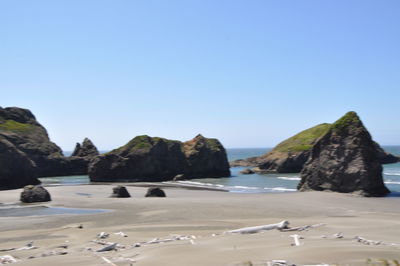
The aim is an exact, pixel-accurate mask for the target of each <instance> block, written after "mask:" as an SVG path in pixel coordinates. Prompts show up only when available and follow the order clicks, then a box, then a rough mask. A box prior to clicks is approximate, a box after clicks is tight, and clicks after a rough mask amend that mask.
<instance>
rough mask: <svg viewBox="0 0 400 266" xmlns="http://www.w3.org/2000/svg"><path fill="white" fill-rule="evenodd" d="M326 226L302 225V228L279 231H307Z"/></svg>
mask: <svg viewBox="0 0 400 266" xmlns="http://www.w3.org/2000/svg"><path fill="white" fill-rule="evenodd" d="M324 225H326V224H313V225H304V226H298V227H291V228H283V229H281V231H282V232H290V231H308V230H310V229H312V228H316V227H320V226H324Z"/></svg>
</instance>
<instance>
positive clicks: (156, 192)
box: [145, 187, 166, 197]
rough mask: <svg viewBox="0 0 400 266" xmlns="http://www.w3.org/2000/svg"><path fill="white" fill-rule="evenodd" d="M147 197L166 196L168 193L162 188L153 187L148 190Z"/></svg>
mask: <svg viewBox="0 0 400 266" xmlns="http://www.w3.org/2000/svg"><path fill="white" fill-rule="evenodd" d="M145 197H166V195H165V192H164V190H162V189H161V188H158V187H152V188H149V189H148V190H147V193H146V195H145Z"/></svg>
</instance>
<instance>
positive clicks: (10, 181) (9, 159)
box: [0, 137, 40, 190]
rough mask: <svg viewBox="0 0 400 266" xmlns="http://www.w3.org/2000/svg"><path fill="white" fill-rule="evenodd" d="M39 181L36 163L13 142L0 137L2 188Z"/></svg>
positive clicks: (34, 183) (13, 187)
mask: <svg viewBox="0 0 400 266" xmlns="http://www.w3.org/2000/svg"><path fill="white" fill-rule="evenodd" d="M39 183H40V181H39V180H38V179H37V173H36V165H35V163H34V162H32V161H31V160H30V159H29V158H28V156H26V154H25V153H23V152H21V151H19V150H18V149H17V148H16V147H15V146H14V145H13V144H12V143H11V142H9V141H8V140H6V139H5V138H3V137H0V190H2V189H15V188H20V187H23V186H26V185H36V184H39Z"/></svg>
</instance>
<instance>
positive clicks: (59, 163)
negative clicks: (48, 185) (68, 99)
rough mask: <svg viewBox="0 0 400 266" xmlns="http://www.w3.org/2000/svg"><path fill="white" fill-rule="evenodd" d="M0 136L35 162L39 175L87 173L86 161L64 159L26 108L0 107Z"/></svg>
mask: <svg viewBox="0 0 400 266" xmlns="http://www.w3.org/2000/svg"><path fill="white" fill-rule="evenodd" d="M0 137H3V138H5V139H6V140H8V141H9V142H10V143H12V144H13V145H14V146H15V147H16V149H18V150H19V151H20V152H22V153H24V154H25V155H26V156H27V157H28V158H29V159H30V160H31V161H33V162H34V164H35V168H36V174H37V176H39V177H47V176H66V175H76V174H86V173H87V166H88V163H89V160H86V161H84V160H82V159H73V158H71V159H70V158H66V157H64V156H63V154H62V151H61V149H60V147H58V146H57V145H56V144H54V143H53V142H51V141H50V139H49V136H48V134H47V131H46V129H45V128H44V127H43V126H42V125H41V124H39V123H38V122H37V121H36V118H35V116H34V115H33V114H32V113H31V112H30V111H29V110H27V109H22V108H17V107H8V108H1V107H0Z"/></svg>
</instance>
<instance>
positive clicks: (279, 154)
mask: <svg viewBox="0 0 400 266" xmlns="http://www.w3.org/2000/svg"><path fill="white" fill-rule="evenodd" d="M329 127H330V124H320V125H317V126H315V127H312V128H309V129H306V130H304V131H302V132H300V133H298V134H296V135H294V136H293V137H291V138H289V139H287V140H285V141H283V142H281V143H279V144H278V145H277V146H276V147H275V148H274V149H273V150H272V151H270V152H268V153H266V154H265V155H262V156H260V157H252V158H248V159H245V160H237V161H234V162H232V163H231V166H245V167H249V166H255V167H256V168H254V169H252V170H253V171H255V172H261V173H263V172H266V173H269V172H276V173H298V172H300V171H301V169H302V168H303V166H304V164H305V162H306V161H307V159H308V156H309V155H310V151H311V148H312V146H313V145H314V143H315V142H316V141H317V140H318V138H320V137H321V136H323V135H324V134H325V133H326V132H327V131H328V130H329Z"/></svg>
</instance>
